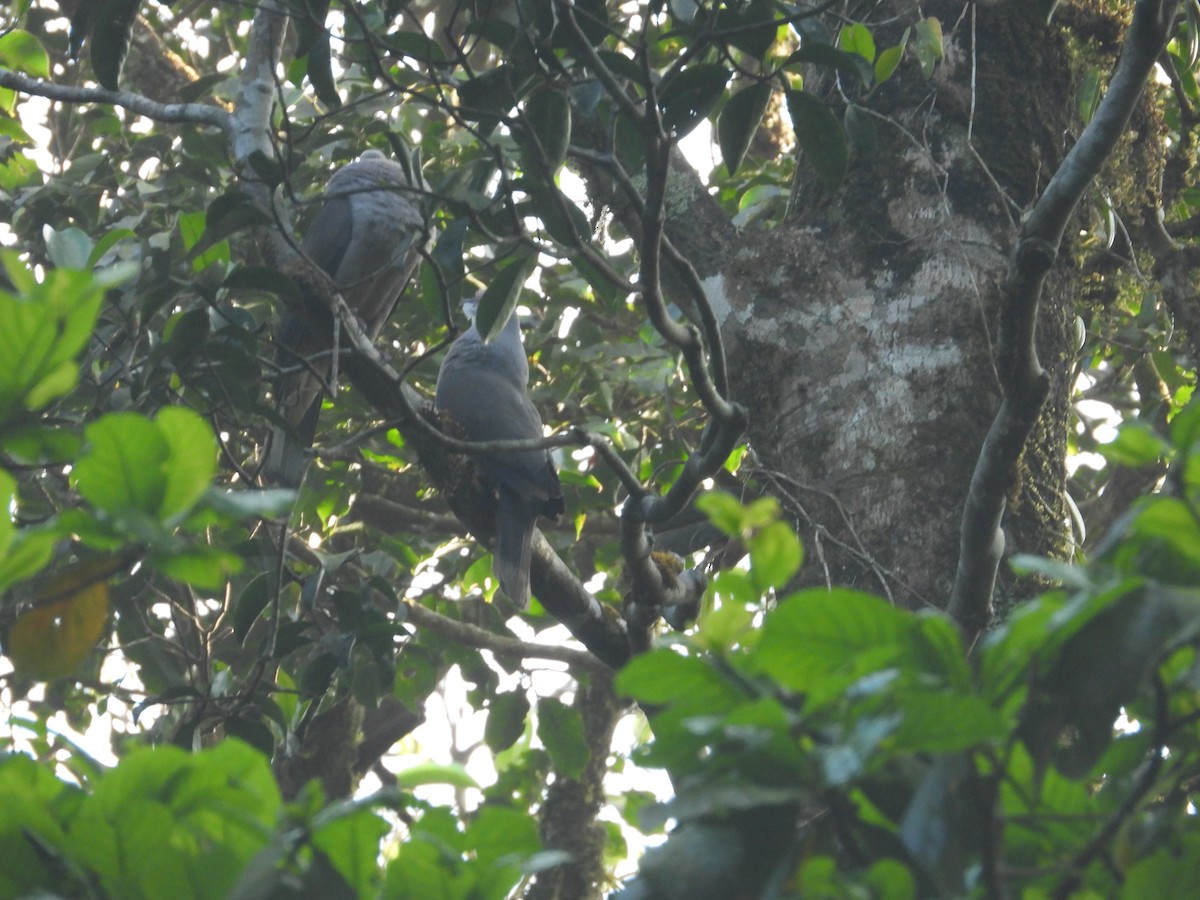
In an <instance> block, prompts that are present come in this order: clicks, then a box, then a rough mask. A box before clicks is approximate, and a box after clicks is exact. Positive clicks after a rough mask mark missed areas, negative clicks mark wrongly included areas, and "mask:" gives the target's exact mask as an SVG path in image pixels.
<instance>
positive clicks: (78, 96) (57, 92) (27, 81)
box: [0, 69, 232, 131]
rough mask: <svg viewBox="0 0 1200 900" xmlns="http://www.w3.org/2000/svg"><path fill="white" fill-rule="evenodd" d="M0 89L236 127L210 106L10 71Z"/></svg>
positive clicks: (0, 72) (1, 72)
mask: <svg viewBox="0 0 1200 900" xmlns="http://www.w3.org/2000/svg"><path fill="white" fill-rule="evenodd" d="M0 87H4V88H9V89H10V90H14V91H17V92H18V93H22V94H29V95H31V96H35V97H46V98H47V99H49V100H58V101H59V102H62V103H101V104H104V105H106V106H119V107H121V108H122V109H127V110H129V111H130V112H133V113H137V114H138V115H139V116H145V117H146V118H147V119H153V120H154V121H156V122H164V123H166V124H191V125H208V126H211V127H213V128H219V129H220V130H222V131H229V130H230V128H231V127H232V126H231V120H230V116H229V113H227V112H226V111H225V110H223V109H221V108H220V107H216V106H211V105H209V104H207V103H158V102H156V101H154V100H151V99H150V98H149V97H143V96H142V95H141V94H135V93H132V92H130V91H110V90H108V89H107V88H100V87H75V86H73V85H66V84H57V83H56V82H53V81H43V80H42V79H41V78H30V77H29V76H28V75H22V74H21V73H19V72H13V71H10V70H9V69H0Z"/></svg>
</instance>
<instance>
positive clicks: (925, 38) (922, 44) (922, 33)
mask: <svg viewBox="0 0 1200 900" xmlns="http://www.w3.org/2000/svg"><path fill="white" fill-rule="evenodd" d="M912 48H913V51H914V52H915V53H916V54H917V62H918V63H920V65H921V74H922V75H923V76H925V78H932V77H933V69H934V67H935V66H936V65H937V64H938V63H939V62H941V61H942V58H943V57H944V56H945V51H944V49H943V47H942V23H941V22H940V21H939V20H938V19H936V18H935V17H933V16H930V17H929V18H927V19H923V20H921V21H920V22H918V23H917V24H916V25H915V26H913V30H912Z"/></svg>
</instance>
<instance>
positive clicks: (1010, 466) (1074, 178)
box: [949, 0, 1178, 640]
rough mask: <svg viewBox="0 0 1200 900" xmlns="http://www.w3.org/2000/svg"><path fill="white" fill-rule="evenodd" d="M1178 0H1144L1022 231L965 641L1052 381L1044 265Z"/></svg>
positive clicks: (982, 619)
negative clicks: (1043, 307)
mask: <svg viewBox="0 0 1200 900" xmlns="http://www.w3.org/2000/svg"><path fill="white" fill-rule="evenodd" d="M1177 2H1178V0H1138V2H1137V5H1136V7H1135V8H1134V13H1133V22H1132V23H1131V25H1130V26H1129V31H1128V33H1127V34H1126V35H1125V45H1124V48H1123V51H1122V53H1121V59H1120V61H1119V62H1118V63H1117V69H1116V72H1115V73H1114V74H1113V78H1112V82H1111V84H1110V85H1109V89H1108V92H1107V93H1106V94H1105V95H1104V99H1103V100H1102V101H1101V103H1100V106H1099V107H1098V108H1097V110H1096V115H1095V116H1094V117H1093V118H1092V121H1091V122H1090V123H1088V126H1087V128H1085V129H1084V131H1083V134H1082V135H1080V137H1079V140H1078V141H1077V142H1076V144H1075V146H1074V147H1072V148H1071V151H1070V152H1069V153H1068V154H1067V156H1066V159H1064V160H1063V163H1062V165H1061V166H1059V168H1058V171H1056V172H1055V173H1054V177H1053V178H1051V179H1050V183H1049V184H1048V185H1046V190H1045V191H1044V192H1043V193H1042V196H1041V197H1040V198H1039V199H1038V201H1037V203H1036V204H1035V205H1034V208H1033V210H1032V212H1031V213H1030V215H1029V217H1028V218H1027V219H1026V221H1025V225H1024V227H1023V228H1022V231H1021V236H1020V240H1019V243H1018V245H1017V252H1016V255H1015V258H1014V261H1013V264H1012V267H1011V270H1010V274H1009V277H1008V281H1007V284H1006V285H1005V288H1004V295H1003V298H1002V304H1003V305H1002V307H1001V310H1002V311H1001V319H1000V335H999V341H998V346H997V348H996V355H997V360H996V362H997V370H998V372H999V375H1000V383H1001V389H1002V390H1003V392H1004V399H1003V400H1002V401H1001V404H1000V409H999V411H998V412H997V413H996V418H995V419H994V420H993V421H992V425H991V428H990V429H989V430H988V434H987V437H986V438H985V439H984V443H983V448H982V449H981V450H980V453H979V459H978V461H977V462H976V464H975V471H974V473H973V475H972V476H971V487H970V491H969V493H968V495H967V502H966V505H965V507H964V509H963V518H962V525H961V527H960V531H959V557H958V570H957V572H956V573H955V576H954V589H953V593H952V595H951V599H950V607H949V611H950V614H951V616H953V618H954V619H955V621H956V622H957V623H958V625H959V627H960V628H961V629H962V630H963V632H964V634H966V636H967V638H968V640H974V638H975V637H977V636H978V634H979V633H980V632H981V631H982V630H983V629H984V628H985V627H986V625H987V623H988V621H989V619H990V618H991V609H992V593H993V591H994V590H995V584H996V574H997V572H998V571H999V568H1000V559H1001V557H1002V555H1003V553H1004V532H1003V531H1002V530H1001V519H1002V518H1003V516H1004V511H1005V508H1006V506H1007V499H1006V498H1007V494H1008V491H1009V489H1010V487H1011V486H1012V484H1013V479H1014V477H1015V470H1016V467H1017V464H1018V461H1019V459H1020V456H1021V453H1022V451H1023V450H1024V448H1025V442H1026V440H1027V439H1028V437H1029V434H1030V433H1031V432H1032V430H1033V426H1034V424H1035V422H1036V421H1037V417H1038V415H1039V413H1040V412H1041V408H1042V404H1043V403H1044V402H1045V399H1046V395H1047V394H1048V392H1049V389H1050V383H1049V378H1048V376H1047V375H1046V372H1045V370H1044V369H1043V368H1042V366H1041V363H1040V362H1039V360H1038V355H1037V346H1036V337H1037V315H1038V304H1039V302H1040V300H1041V295H1042V287H1043V283H1044V281H1045V277H1046V273H1047V272H1049V271H1050V268H1051V266H1053V264H1054V260H1055V257H1056V255H1057V253H1058V248H1059V245H1060V244H1061V243H1062V236H1063V233H1064V231H1065V229H1066V227H1067V222H1068V220H1069V219H1070V217H1071V214H1072V213H1073V212H1074V211H1075V207H1076V206H1077V205H1078V204H1079V200H1080V198H1081V197H1082V196H1083V194H1084V192H1085V191H1086V190H1087V189H1088V186H1089V185H1090V184H1091V183H1092V181H1093V179H1094V178H1095V177H1096V175H1097V173H1098V172H1099V171H1100V168H1101V166H1103V165H1104V163H1105V161H1106V160H1107V159H1108V157H1109V156H1110V155H1111V154H1112V151H1113V148H1114V147H1115V146H1116V144H1117V141H1118V140H1119V139H1120V137H1121V135H1122V134H1123V133H1124V131H1125V126H1126V124H1127V123H1128V122H1129V117H1130V115H1131V114H1132V113H1133V108H1134V106H1135V104H1136V103H1137V102H1138V99H1139V98H1140V97H1141V95H1142V91H1143V89H1144V88H1145V85H1146V81H1147V79H1148V78H1149V76H1150V72H1151V70H1152V69H1153V67H1154V63H1155V60H1156V59H1157V58H1158V55H1159V53H1160V52H1161V51H1162V49H1163V47H1164V45H1165V44H1166V41H1167V38H1168V36H1169V33H1170V28H1171V26H1172V24H1173V23H1174V19H1175V8H1176V5H1177Z"/></svg>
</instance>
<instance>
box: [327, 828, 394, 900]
mask: <svg viewBox="0 0 1200 900" xmlns="http://www.w3.org/2000/svg"><path fill="white" fill-rule="evenodd" d="M390 828H391V826H389V825H388V823H387V822H385V821H384V820H383V819H382V818H381V817H380V816H379V815H377V814H376V813H375V812H373V811H372V810H370V809H365V808H359V809H357V810H356V811H355V812H354V813H353V814H352V815H347V816H340V817H337V818H334V819H333V820H332V821H329V822H325V823H324V824H322V825H321V827H320V828H318V829H317V830H316V831H315V832H314V833H313V836H312V844H313V846H314V847H316V848H317V849H318V850H320V851H321V852H323V853H324V854H325V856H326V857H327V858H328V859H329V862H330V863H332V864H333V867H334V868H335V869H336V870H337V872H338V874H339V875H341V876H342V878H344V879H345V880H346V883H347V884H348V885H350V887H352V888H354V890H355V891H356V892H357V893H358V896H360V897H365V896H368V895H369V894H370V893H371V892H372V888H373V887H374V886H375V882H376V881H377V880H378V878H379V866H378V862H377V861H378V859H379V842H380V841H381V840H383V837H384V835H386V834H387V833H388V831H389V830H390Z"/></svg>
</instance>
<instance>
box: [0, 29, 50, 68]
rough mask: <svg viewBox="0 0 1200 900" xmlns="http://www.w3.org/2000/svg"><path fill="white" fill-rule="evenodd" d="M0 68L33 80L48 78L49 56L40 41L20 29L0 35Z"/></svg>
mask: <svg viewBox="0 0 1200 900" xmlns="http://www.w3.org/2000/svg"><path fill="white" fill-rule="evenodd" d="M0 66H4V67H5V68H6V69H12V70H14V71H16V72H24V73H25V74H26V75H32V76H33V77H34V78H49V77H50V55H49V54H48V53H46V48H45V47H43V46H42V44H41V41H39V40H38V39H37V38H36V37H34V36H33V35H32V34H30V33H29V32H28V31H25V30H23V29H21V28H14V29H13V30H12V31H9V32H8V33H7V34H4V35H0Z"/></svg>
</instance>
